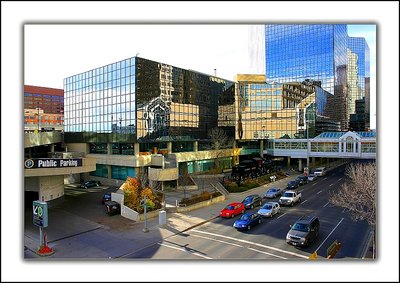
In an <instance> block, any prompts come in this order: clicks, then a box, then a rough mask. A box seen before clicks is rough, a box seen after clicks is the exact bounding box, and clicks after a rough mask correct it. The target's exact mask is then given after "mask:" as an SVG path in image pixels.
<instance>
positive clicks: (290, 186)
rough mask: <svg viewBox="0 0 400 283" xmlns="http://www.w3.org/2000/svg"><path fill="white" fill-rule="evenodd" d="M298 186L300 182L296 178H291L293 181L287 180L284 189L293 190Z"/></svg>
mask: <svg viewBox="0 0 400 283" xmlns="http://www.w3.org/2000/svg"><path fill="white" fill-rule="evenodd" d="M299 186H300V183H299V181H298V180H293V181H289V182H288V184H287V187H286V189H288V190H294V189H297V188H298V187H299Z"/></svg>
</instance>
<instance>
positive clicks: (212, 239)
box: [192, 235, 244, 248]
mask: <svg viewBox="0 0 400 283" xmlns="http://www.w3.org/2000/svg"><path fill="white" fill-rule="evenodd" d="M192 236H193V237H197V238H203V239H207V240H211V241H216V242H220V243H224V244H228V245H232V246H236V247H239V248H244V246H241V245H238V244H234V243H230V242H226V241H222V240H217V239H214V238H209V237H204V236H199V235H192Z"/></svg>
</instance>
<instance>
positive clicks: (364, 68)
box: [347, 37, 370, 115]
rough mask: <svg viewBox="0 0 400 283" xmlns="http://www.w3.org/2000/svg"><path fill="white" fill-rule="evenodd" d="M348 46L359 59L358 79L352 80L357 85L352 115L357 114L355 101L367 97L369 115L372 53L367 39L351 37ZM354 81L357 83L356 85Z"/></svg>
mask: <svg viewBox="0 0 400 283" xmlns="http://www.w3.org/2000/svg"><path fill="white" fill-rule="evenodd" d="M347 46H348V49H349V51H348V52H351V53H352V54H354V56H356V57H357V61H356V66H357V72H356V74H355V75H356V76H357V78H356V79H354V78H353V80H352V82H353V85H355V86H354V87H353V88H354V89H355V90H354V92H357V96H356V97H354V99H353V101H352V105H351V111H350V114H354V113H355V101H356V100H358V99H362V98H363V97H365V99H366V101H367V109H366V111H367V113H369V93H370V89H369V87H370V86H369V80H370V51H369V46H368V44H367V42H366V40H365V38H362V37H349V38H348V40H347ZM354 81H356V82H355V83H354ZM368 115H369V114H368Z"/></svg>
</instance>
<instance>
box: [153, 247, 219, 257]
mask: <svg viewBox="0 0 400 283" xmlns="http://www.w3.org/2000/svg"><path fill="white" fill-rule="evenodd" d="M158 244H159V245H160V246H164V247H167V248H171V249H175V250H178V251H183V252H188V253H190V254H192V255H195V256H199V257H202V258H205V259H212V258H211V257H208V256H205V255H201V254H199V253H197V252H191V251H188V250H185V249H184V248H177V247H174V246H170V245H166V244H163V243H158Z"/></svg>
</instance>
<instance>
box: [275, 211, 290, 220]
mask: <svg viewBox="0 0 400 283" xmlns="http://www.w3.org/2000/svg"><path fill="white" fill-rule="evenodd" d="M286 213H287V212H285V213H284V214H282V215H279V216H278V217H277V218H276V219H279V218H281V217H282V216H283V215H285V214H286Z"/></svg>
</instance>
